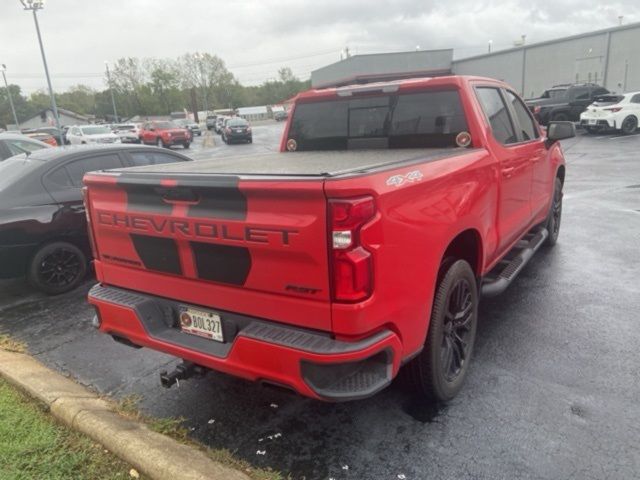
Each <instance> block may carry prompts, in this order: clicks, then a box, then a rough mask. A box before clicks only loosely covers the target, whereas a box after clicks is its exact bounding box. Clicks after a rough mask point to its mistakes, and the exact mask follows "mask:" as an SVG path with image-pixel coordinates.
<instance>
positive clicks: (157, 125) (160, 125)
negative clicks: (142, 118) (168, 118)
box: [151, 122, 176, 130]
mask: <svg viewBox="0 0 640 480" xmlns="http://www.w3.org/2000/svg"><path fill="white" fill-rule="evenodd" d="M151 126H152V127H153V128H160V129H163V130H164V129H166V128H175V127H176V125H175V124H173V123H171V122H155V123H152V124H151Z"/></svg>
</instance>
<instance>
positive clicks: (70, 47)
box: [0, 0, 640, 92]
mask: <svg viewBox="0 0 640 480" xmlns="http://www.w3.org/2000/svg"><path fill="white" fill-rule="evenodd" d="M619 15H623V16H624V19H623V22H624V23H632V22H638V21H640V2H638V0H612V1H607V2H600V1H592V0H553V1H550V0H535V1H531V0H504V1H482V0H449V1H441V0H439V1H436V0H395V1H392V0H313V1H311V0H297V1H296V0H282V1H276V0H225V1H218V0H208V1H206V0H183V1H177V0H172V1H170V0H91V1H87V0H84V1H83V0H49V1H47V3H46V7H45V9H44V10H42V11H40V12H38V18H39V20H40V28H41V30H42V35H43V40H44V45H45V50H46V53H47V58H48V62H49V69H50V71H51V74H52V81H53V86H54V89H55V90H57V91H62V90H65V89H67V88H69V87H70V86H71V85H76V84H78V83H83V84H87V85H90V86H93V87H95V88H103V87H104V80H103V77H102V72H103V71H104V61H105V60H110V61H114V60H115V59H117V58H120V57H126V56H134V57H172V58H175V57H177V56H179V55H181V54H184V53H186V52H195V51H203V52H204V51H206V52H210V53H212V54H216V55H218V56H220V57H221V58H222V59H223V60H224V61H225V62H226V64H227V67H228V68H229V69H230V70H231V71H232V72H233V73H234V74H235V76H236V77H237V78H238V79H239V80H240V81H241V82H242V83H243V84H246V85H252V84H259V83H261V82H263V81H265V80H267V79H269V78H273V77H275V76H276V75H277V70H278V68H280V67H281V66H289V67H291V69H292V70H293V72H294V74H296V75H297V76H299V77H300V78H308V77H309V73H310V72H311V70H313V69H315V68H318V67H321V66H324V65H327V64H329V63H332V62H334V61H337V60H338V59H339V58H340V51H341V50H342V49H343V48H344V47H345V46H348V47H349V49H350V50H351V52H352V53H354V54H357V53H374V52H388V51H406V50H414V49H415V48H416V47H417V46H419V47H420V48H421V49H432V48H454V49H455V53H454V55H455V56H456V57H457V58H461V57H467V56H471V55H476V54H479V53H484V52H485V51H486V50H487V44H488V42H489V40H492V41H493V48H494V50H498V49H503V48H508V47H510V46H512V45H513V41H514V40H517V39H519V38H520V36H521V35H522V34H526V36H527V43H534V42H539V41H543V40H548V39H552V38H558V37H562V36H566V35H571V34H576V33H582V32H588V31H592V30H597V29H602V28H608V27H611V26H615V25H618V23H619V20H618V16H619ZM0 63H5V64H6V65H7V69H8V71H7V75H8V77H9V79H10V81H11V82H12V83H17V84H19V85H20V86H21V87H22V88H23V89H24V90H25V91H26V92H32V91H34V90H36V89H39V88H44V87H45V86H46V83H45V79H44V75H43V68H42V61H41V58H40V53H39V50H38V43H37V38H36V32H35V28H34V24H33V18H32V17H31V13H30V12H26V11H23V10H22V7H21V5H20V3H19V1H18V0H0Z"/></svg>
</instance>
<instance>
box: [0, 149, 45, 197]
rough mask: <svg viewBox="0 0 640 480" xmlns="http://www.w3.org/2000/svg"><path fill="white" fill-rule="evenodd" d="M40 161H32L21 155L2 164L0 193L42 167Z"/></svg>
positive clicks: (0, 169) (0, 166) (0, 167)
mask: <svg viewBox="0 0 640 480" xmlns="http://www.w3.org/2000/svg"><path fill="white" fill-rule="evenodd" d="M40 165H41V163H40V161H39V160H31V159H29V157H28V155H26V154H24V153H21V154H20V155H14V156H13V157H9V158H7V159H6V160H4V161H2V162H0V192H2V191H3V190H4V189H6V188H7V187H9V186H11V185H13V184H14V183H16V182H17V181H18V180H19V179H20V178H22V177H24V176H25V175H27V174H28V173H29V172H31V171H32V170H34V169H36V168H37V167H38V166H40Z"/></svg>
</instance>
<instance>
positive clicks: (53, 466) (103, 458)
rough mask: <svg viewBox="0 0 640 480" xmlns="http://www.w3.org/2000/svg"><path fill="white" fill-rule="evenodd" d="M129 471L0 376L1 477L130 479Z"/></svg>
mask: <svg viewBox="0 0 640 480" xmlns="http://www.w3.org/2000/svg"><path fill="white" fill-rule="evenodd" d="M130 470H131V467H130V466H129V465H127V464H126V463H124V462H122V461H121V460H119V459H118V458H117V457H115V456H114V455H112V454H110V453H108V452H105V450H104V449H103V447H102V446H101V445H98V444H97V443H95V442H93V441H91V440H90V439H89V438H87V437H85V436H83V435H81V434H80V433H77V432H74V431H72V430H70V429H68V428H66V427H65V426H63V425H61V424H59V423H58V422H56V421H55V419H53V418H52V417H51V416H50V415H49V414H48V413H47V412H46V411H44V409H43V407H41V406H40V405H39V404H38V403H36V402H35V401H33V400H31V399H28V398H27V397H26V396H25V395H23V394H22V393H21V392H19V391H17V390H16V389H15V388H13V387H12V386H10V385H9V384H8V383H7V382H6V381H4V380H2V379H0V479H1V480H58V479H59V480H69V479H74V480H75V479H78V480H83V479H87V480H105V479H109V480H110V479H127V478H131V477H130V474H129V472H130Z"/></svg>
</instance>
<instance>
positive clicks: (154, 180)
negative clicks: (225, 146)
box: [118, 173, 247, 220]
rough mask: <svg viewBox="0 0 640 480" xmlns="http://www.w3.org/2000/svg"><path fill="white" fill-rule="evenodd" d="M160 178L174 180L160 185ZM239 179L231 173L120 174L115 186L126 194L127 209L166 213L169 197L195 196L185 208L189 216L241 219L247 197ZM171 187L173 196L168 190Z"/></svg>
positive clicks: (169, 208)
mask: <svg viewBox="0 0 640 480" xmlns="http://www.w3.org/2000/svg"><path fill="white" fill-rule="evenodd" d="M162 179H171V180H175V181H176V186H175V187H168V186H163V185H161V184H160V181H161V180H162ZM239 183H240V178H239V177H237V176H231V175H215V176H209V175H198V176H195V175H180V176H173V177H167V176H162V175H157V174H155V175H154V174H142V173H136V174H131V175H122V176H121V177H119V178H118V185H119V186H120V187H121V188H122V189H124V190H125V192H126V193H127V210H129V211H137V212H149V213H156V214H160V215H162V214H164V215H170V214H171V212H172V209H173V205H172V200H181V199H184V200H191V199H192V198H194V199H196V201H197V203H195V204H191V205H190V206H189V208H188V211H187V216H189V217H199V218H219V219H224V220H245V219H246V218H247V199H246V198H245V196H244V195H243V194H242V192H241V191H240V188H239V187H238V184H239ZM173 190H175V193H176V195H173V194H172V193H173V192H172V191H173Z"/></svg>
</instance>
